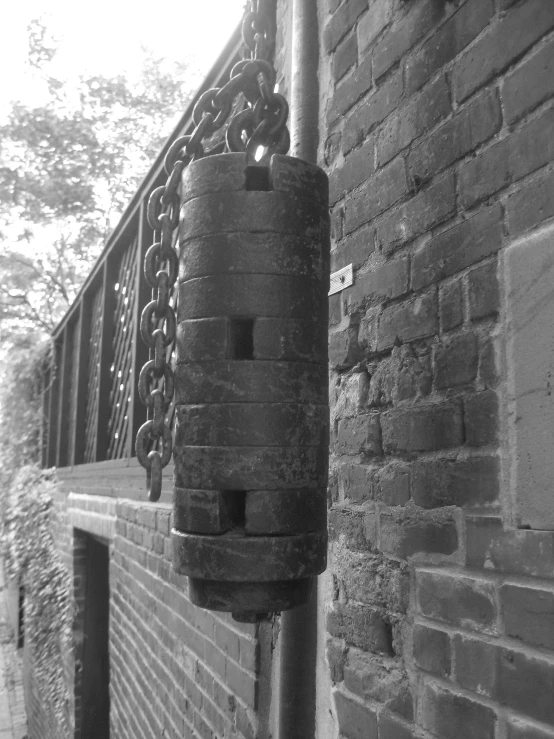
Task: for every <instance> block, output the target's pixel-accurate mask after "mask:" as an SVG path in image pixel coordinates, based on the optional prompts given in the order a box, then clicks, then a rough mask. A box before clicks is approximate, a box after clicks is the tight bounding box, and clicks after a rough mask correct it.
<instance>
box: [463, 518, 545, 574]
mask: <svg viewBox="0 0 554 739" xmlns="http://www.w3.org/2000/svg"><path fill="white" fill-rule="evenodd" d="M466 535H467V538H466V544H467V546H466V562H467V564H468V566H470V567H480V568H483V567H486V568H487V569H489V570H491V571H497V572H506V573H515V574H520V575H531V576H532V577H547V578H551V577H552V573H553V572H554V531H528V530H526V529H504V528H503V526H502V521H501V520H500V519H498V518H493V517H490V518H489V517H482V518H478V517H475V518H473V517H468V518H467V519H466Z"/></svg>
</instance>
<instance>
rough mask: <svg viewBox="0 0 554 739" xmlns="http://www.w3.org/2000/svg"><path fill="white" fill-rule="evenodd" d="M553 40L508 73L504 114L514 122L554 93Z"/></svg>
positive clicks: (504, 86) (509, 121) (504, 87)
mask: <svg viewBox="0 0 554 739" xmlns="http://www.w3.org/2000/svg"><path fill="white" fill-rule="evenodd" d="M553 79H554V41H550V42H549V43H548V44H547V45H546V46H544V47H543V48H542V49H540V50H539V51H538V52H537V54H535V55H534V56H532V57H531V59H529V60H527V61H526V62H525V63H524V64H522V65H521V66H520V67H518V68H517V69H516V70H515V71H514V72H512V73H511V74H509V75H506V79H505V80H504V85H503V87H502V100H503V101H504V115H505V116H506V120H507V122H508V123H513V122H514V121H516V120H517V119H518V118H521V117H522V116H523V115H525V114H526V113H529V111H531V110H533V108H535V107H536V106H537V105H539V104H540V103H542V102H544V101H545V100H546V99H547V98H549V97H552V95H554V86H553V84H552V80H553Z"/></svg>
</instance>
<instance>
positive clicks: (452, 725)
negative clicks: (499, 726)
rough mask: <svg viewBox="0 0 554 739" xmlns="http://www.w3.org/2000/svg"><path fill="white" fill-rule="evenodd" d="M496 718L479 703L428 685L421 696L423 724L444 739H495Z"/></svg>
mask: <svg viewBox="0 0 554 739" xmlns="http://www.w3.org/2000/svg"><path fill="white" fill-rule="evenodd" d="M495 724H496V715H495V712H494V711H493V709H492V708H489V707H488V706H484V705H483V704H482V703H478V702H477V701H475V700H471V699H470V698H466V697H465V696H462V695H456V694H455V693H452V692H450V691H449V690H446V689H445V688H442V687H439V686H438V685H433V684H429V683H428V684H426V685H424V687H423V694H422V696H421V725H422V727H423V728H424V729H427V730H428V731H430V732H431V733H432V734H433V736H437V737H441V739H460V737H463V736H467V737H471V739H491V737H493V736H494V732H495Z"/></svg>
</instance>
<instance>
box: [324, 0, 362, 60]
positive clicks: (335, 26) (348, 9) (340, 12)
mask: <svg viewBox="0 0 554 739" xmlns="http://www.w3.org/2000/svg"><path fill="white" fill-rule="evenodd" d="M367 3H368V0H345V2H343V4H342V5H341V6H340V7H339V8H338V9H337V10H336V11H335V13H334V14H333V17H332V18H331V20H330V21H329V23H328V24H327V25H326V26H325V29H324V31H323V38H324V41H325V48H326V50H327V51H328V52H329V51H333V50H334V49H335V48H336V46H337V44H338V43H339V41H340V40H341V38H342V37H343V36H345V35H346V34H347V33H348V31H349V30H350V29H351V28H352V26H353V25H354V23H356V20H357V19H358V17H359V16H360V15H361V14H362V13H363V12H364V10H366V8H367Z"/></svg>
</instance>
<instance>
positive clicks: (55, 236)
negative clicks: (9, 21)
mask: <svg viewBox="0 0 554 739" xmlns="http://www.w3.org/2000/svg"><path fill="white" fill-rule="evenodd" d="M56 49H57V43H56V41H55V40H54V39H52V38H51V37H50V36H49V34H48V31H47V29H46V27H45V26H44V24H43V23H42V22H41V21H39V20H37V21H34V22H33V23H32V24H31V25H30V27H29V68H30V73H32V74H33V75H34V76H35V78H38V79H39V80H40V81H41V83H42V85H43V88H44V90H45V91H46V92H47V93H48V97H47V101H46V102H45V103H44V104H42V105H36V106H29V105H26V104H23V103H21V102H15V103H13V105H12V107H11V111H10V113H9V116H8V118H7V120H6V121H5V122H3V123H2V125H0V342H1V343H2V344H3V345H4V346H6V347H9V346H12V345H13V344H16V343H17V342H18V341H19V340H20V337H21V335H22V334H28V333H29V332H31V333H34V334H37V335H39V336H44V335H45V334H46V333H49V332H50V331H51V330H52V329H53V328H54V327H55V325H56V324H57V322H58V321H59V320H60V318H61V317H62V316H63V314H64V312H65V311H66V310H67V307H68V305H69V304H70V303H71V302H72V300H73V299H74V297H75V295H76V292H77V290H78V288H79V286H80V285H81V283H82V282H83V280H84V278H85V277H86V275H87V274H88V272H89V270H90V268H91V265H92V263H93V261H94V260H95V259H96V257H97V256H98V254H99V252H100V250H101V247H102V244H103V241H104V240H105V238H106V237H107V235H108V234H109V232H110V230H111V229H112V228H113V227H114V225H115V224H116V223H117V220H118V219H119V217H120V215H121V213H122V211H123V209H124V208H125V206H126V204H127V203H128V201H129V199H130V198H131V196H132V195H133V193H134V192H135V190H136V188H137V185H138V183H139V182H140V180H141V178H142V177H143V176H144V175H145V174H146V173H147V171H148V169H149V167H150V165H151V163H152V161H153V159H154V157H155V156H156V154H157V152H158V151H159V149H160V147H161V145H162V143H163V141H164V139H165V137H166V136H167V135H168V133H169V132H170V130H171V128H172V126H173V125H174V124H175V123H176V121H177V119H178V117H179V116H180V115H181V113H182V111H183V109H184V108H185V107H186V104H187V102H188V100H189V98H190V95H191V91H192V89H193V88H194V86H195V84H196V80H197V75H196V74H195V73H193V72H191V69H190V65H185V64H175V63H173V64H170V63H168V62H164V61H162V60H160V59H156V58H154V57H153V56H152V55H151V54H150V53H148V52H147V51H146V50H144V61H143V67H142V71H141V74H140V76H139V78H138V79H137V80H135V81H133V80H131V79H129V78H128V77H126V76H123V75H117V76H115V77H104V76H93V77H80V78H79V79H78V80H77V82H76V83H70V82H68V81H67V80H62V79H58V78H56V77H54V76H52V75H51V74H50V67H51V62H52V60H53V59H54V58H55V55H56Z"/></svg>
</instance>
